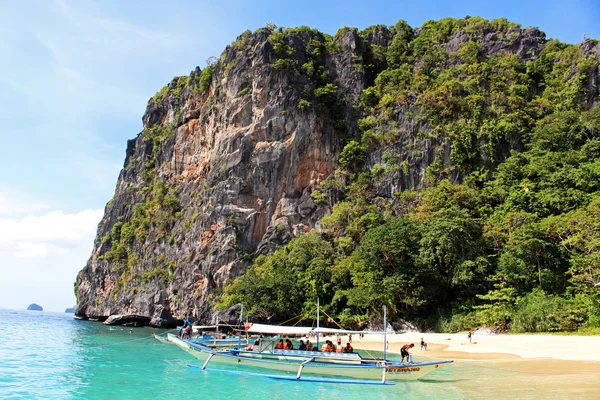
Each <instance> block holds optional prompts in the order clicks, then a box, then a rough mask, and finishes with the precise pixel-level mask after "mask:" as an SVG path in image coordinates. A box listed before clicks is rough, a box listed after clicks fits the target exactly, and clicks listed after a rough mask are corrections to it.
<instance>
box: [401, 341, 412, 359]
mask: <svg viewBox="0 0 600 400" xmlns="http://www.w3.org/2000/svg"><path fill="white" fill-rule="evenodd" d="M413 347H415V345H414V344H413V343H411V344H405V345H404V346H402V347H401V348H400V355H401V356H402V361H401V362H404V357H406V362H408V361H409V360H410V353H409V352H408V350H409V349H412V348H413Z"/></svg>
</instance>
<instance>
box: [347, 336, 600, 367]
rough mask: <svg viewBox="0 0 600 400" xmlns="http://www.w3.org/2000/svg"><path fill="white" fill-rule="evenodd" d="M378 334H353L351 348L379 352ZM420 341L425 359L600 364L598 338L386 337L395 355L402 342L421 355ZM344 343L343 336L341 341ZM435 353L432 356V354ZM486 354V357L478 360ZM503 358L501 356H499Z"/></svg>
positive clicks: (380, 343) (379, 341)
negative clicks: (425, 346) (514, 358)
mask: <svg viewBox="0 0 600 400" xmlns="http://www.w3.org/2000/svg"><path fill="white" fill-rule="evenodd" d="M381 336H382V335H380V334H367V335H365V338H364V339H362V340H361V341H359V340H358V335H353V338H352V339H353V345H354V347H356V348H357V349H360V348H364V349H372V350H381V349H382V338H381ZM421 338H423V339H424V341H425V342H426V343H427V344H428V351H427V355H428V356H436V357H443V356H444V354H445V353H448V354H449V353H453V355H452V356H453V357H456V355H458V356H459V357H460V358H463V359H464V358H472V359H486V358H489V359H499V358H505V359H510V358H511V357H510V356H511V355H513V356H518V357H521V358H524V359H541V358H546V359H548V358H550V359H556V360H573V361H598V362H600V336H558V335H533V334H532V335H506V334H501V335H485V334H478V332H475V333H474V334H473V335H472V337H471V343H469V340H468V339H467V332H464V333H458V334H443V333H402V334H391V335H387V341H388V342H389V347H388V351H390V352H394V353H398V352H399V351H400V347H401V346H402V345H403V344H405V343H414V344H415V348H414V349H413V351H412V353H413V354H415V355H418V354H423V355H424V354H425V352H423V353H421V350H420V346H419V344H420V342H421ZM344 340H347V337H345V338H344ZM434 353H435V354H434ZM484 355H489V357H482V356H484ZM502 355H504V357H502Z"/></svg>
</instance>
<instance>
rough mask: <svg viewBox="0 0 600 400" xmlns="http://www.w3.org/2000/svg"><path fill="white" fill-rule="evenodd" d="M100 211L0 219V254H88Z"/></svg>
mask: <svg viewBox="0 0 600 400" xmlns="http://www.w3.org/2000/svg"><path fill="white" fill-rule="evenodd" d="M102 215H103V210H85V211H81V212H79V213H75V214H64V213H63V212H62V211H60V210H58V211H52V212H49V213H46V214H45V215H42V216H35V215H28V216H26V217H24V218H22V219H20V220H17V219H0V254H1V253H4V254H8V255H12V256H14V257H17V258H43V257H47V256H49V255H52V254H56V255H65V254H69V253H72V252H76V251H79V250H81V249H88V250H90V251H91V248H92V244H93V240H94V235H95V234H96V228H97V225H98V222H99V221H100V219H101V218H102Z"/></svg>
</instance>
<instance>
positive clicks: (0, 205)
mask: <svg viewBox="0 0 600 400" xmlns="http://www.w3.org/2000/svg"><path fill="white" fill-rule="evenodd" d="M48 208H49V207H48V205H47V204H45V203H44V202H42V201H39V200H37V199H35V198H34V197H33V196H31V195H29V194H27V193H24V192H21V191H20V190H17V189H14V188H10V187H6V186H0V216H2V215H11V214H34V213H38V212H40V211H44V210H47V209H48Z"/></svg>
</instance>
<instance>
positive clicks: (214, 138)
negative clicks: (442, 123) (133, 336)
mask: <svg viewBox="0 0 600 400" xmlns="http://www.w3.org/2000/svg"><path fill="white" fill-rule="evenodd" d="M509 32H510V34H509V35H503V36H502V37H498V35H497V34H496V33H495V32H492V31H490V32H486V31H483V32H478V39H477V40H478V41H479V43H480V44H481V45H482V48H483V51H484V52H485V53H487V54H496V53H500V52H505V53H511V54H516V55H517V56H518V57H519V58H521V59H522V60H527V59H531V58H535V57H537V55H539V53H540V52H541V51H542V49H543V48H544V45H545V39H544V35H543V33H541V32H539V31H538V30H537V29H534V28H528V29H520V28H511V30H510V31H509ZM396 34H397V32H396V30H395V29H389V28H386V27H383V26H377V27H373V28H371V29H369V30H367V31H365V32H362V33H361V34H360V35H359V33H358V32H357V31H356V30H355V29H342V30H340V31H339V32H338V34H337V35H336V36H335V37H334V38H332V37H328V36H327V35H323V34H321V33H319V32H316V31H314V30H311V29H308V28H298V29H293V30H286V31H283V32H282V31H274V30H271V29H259V30H258V31H256V32H255V33H250V32H245V33H244V34H243V35H242V36H240V37H239V38H238V40H237V41H236V42H235V43H233V44H232V45H231V46H228V47H227V49H226V50H225V51H224V53H223V54H222V56H221V58H220V59H219V60H218V61H216V62H215V63H214V64H212V65H210V66H207V67H206V68H205V69H204V70H200V69H198V68H197V69H196V70H195V71H193V72H192V73H191V75H190V76H189V77H180V78H176V79H174V80H173V81H172V82H171V83H170V84H169V85H168V86H167V87H165V88H163V90H161V91H160V92H159V93H157V95H156V96H155V97H154V98H153V99H151V100H150V101H149V103H148V107H147V109H146V113H145V114H144V116H143V122H144V130H143V131H142V132H141V133H140V134H139V135H138V136H137V137H136V138H135V139H133V140H130V141H129V142H128V143H127V153H126V159H125V164H124V167H123V170H122V171H121V173H120V175H119V179H118V183H117V187H116V191H115V195H114V198H113V199H112V200H111V201H110V202H109V204H108V205H107V206H106V210H105V215H104V217H103V219H102V221H101V223H100V225H99V227H98V233H97V237H96V240H95V243H94V249H93V252H92V255H91V257H90V259H89V261H88V263H87V265H86V266H85V268H84V269H83V270H82V271H81V272H80V273H79V275H78V277H77V282H76V294H77V302H78V305H77V311H76V315H77V316H78V317H82V318H98V319H106V318H107V317H108V316H110V315H116V314H131V315H137V316H142V317H144V318H146V319H147V322H148V323H150V324H151V325H154V326H170V325H173V324H174V323H175V321H176V320H181V319H183V318H184V317H185V316H186V315H193V316H195V317H196V318H198V319H201V320H210V319H211V317H212V309H211V305H210V304H211V303H210V301H211V299H212V298H213V297H214V296H215V295H216V294H218V293H219V291H220V290H221V288H222V286H223V284H224V283H225V282H226V281H227V280H229V279H234V278H235V277H236V276H238V275H239V274H241V273H242V272H243V271H244V270H245V268H246V267H247V266H248V265H250V263H251V262H252V260H253V259H254V258H255V257H257V256H258V255H260V254H267V253H270V252H271V251H272V250H273V249H274V248H276V247H277V246H279V245H281V244H284V243H286V242H287V241H289V240H290V239H291V238H292V237H294V236H296V235H298V234H300V233H302V232H306V231H309V230H311V229H314V228H318V221H319V219H320V218H321V217H322V216H324V215H326V214H327V213H328V212H329V210H330V207H331V206H332V205H333V204H334V203H335V202H336V201H337V200H339V196H340V192H339V191H337V190H336V186H335V185H329V186H328V185H327V184H326V182H327V180H328V178H329V179H330V180H331V178H332V177H333V176H334V172H335V171H336V169H337V167H338V164H337V160H338V156H339V154H340V152H341V150H342V148H343V146H344V144H345V143H347V142H348V141H349V140H350V139H353V138H356V139H358V138H359V136H360V133H359V128H358V121H359V119H360V118H362V117H363V116H364V115H363V112H362V111H361V108H360V106H359V105H360V104H361V101H362V100H361V96H362V93H363V90H364V89H365V88H367V87H369V86H372V85H373V83H374V80H375V77H376V76H377V74H378V72H379V71H381V70H383V69H384V68H386V67H387V61H386V60H385V59H383V58H381V57H377V54H374V53H373V51H372V50H373V49H374V48H387V47H388V46H390V44H391V43H392V40H393V38H394V37H395V35H396ZM419 34H420V32H419V30H416V31H415V32H414V35H415V36H417V37H418V35H419ZM470 40H473V35H472V34H468V33H467V32H464V31H458V32H456V33H455V34H454V35H453V36H452V37H451V38H450V40H448V41H447V42H445V43H444V44H443V45H441V46H438V47H439V48H440V49H441V50H443V51H444V52H447V53H448V54H450V53H453V52H456V51H458V49H460V48H461V44H462V43H465V42H467V41H470ZM592 50H594V51H595V50H597V49H588V51H592ZM599 53H600V52H599ZM414 62H415V63H417V64H418V63H421V62H423V60H421V59H417V60H415V61H414ZM592 79H596V80H597V73H596V75H595V78H592ZM591 85H592V86H593V87H594V88H595V87H596V86H595V85H596V83H594V82H592V83H591ZM596 97H597V96H596ZM411 107H412V108H411ZM411 107H408V108H404V109H398V110H396V112H395V114H394V116H393V118H394V119H395V124H394V129H396V130H397V131H398V132H401V133H402V134H401V135H400V136H401V137H402V139H401V140H398V141H397V142H395V143H394V144H391V145H389V146H386V147H378V148H374V149H373V151H372V152H371V153H369V155H368V160H367V163H366V164H367V165H366V168H372V167H373V165H375V164H376V163H379V162H382V161H381V160H382V159H383V158H385V157H386V154H384V153H385V150H387V151H388V154H387V156H388V158H389V152H390V151H391V152H392V153H393V156H394V159H395V160H396V161H397V163H399V164H400V163H402V162H408V163H410V166H411V168H410V169H404V170H399V171H398V172H397V173H395V174H388V175H386V177H385V178H384V179H381V180H380V181H379V182H378V183H377V184H376V185H375V187H374V189H375V190H376V191H377V192H378V193H379V194H380V195H382V196H388V197H389V196H391V194H392V193H393V192H394V191H398V190H403V189H406V188H412V187H415V186H418V185H419V184H420V183H421V182H422V180H423V177H424V171H425V169H426V168H427V167H428V166H429V165H430V164H431V163H432V162H434V159H435V154H434V153H435V152H434V149H436V148H439V147H440V146H441V148H443V149H444V150H443V152H442V153H443V154H442V157H443V158H445V159H447V160H449V159H450V155H449V151H450V147H449V146H448V145H445V141H444V136H443V135H438V136H437V137H429V138H421V137H420V136H419V132H421V131H423V130H427V129H429V128H428V124H427V122H426V121H416V120H415V119H414V118H412V117H411V115H412V112H411V111H413V109H414V107H418V105H417V104H416V103H414V104H412V105H411ZM517 142H518V141H517ZM517 142H515V144H514V146H518V143H517ZM455 178H456V179H459V178H460V174H459V173H457V174H456V176H455ZM338 180H339V179H338ZM341 184H342V185H343V179H342V183H341ZM324 188H325V189H324ZM323 192H324V193H326V194H327V197H326V198H325V200H324V199H323V198H322V197H320V198H319V197H318V196H317V195H321V194H322V193H323Z"/></svg>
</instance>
